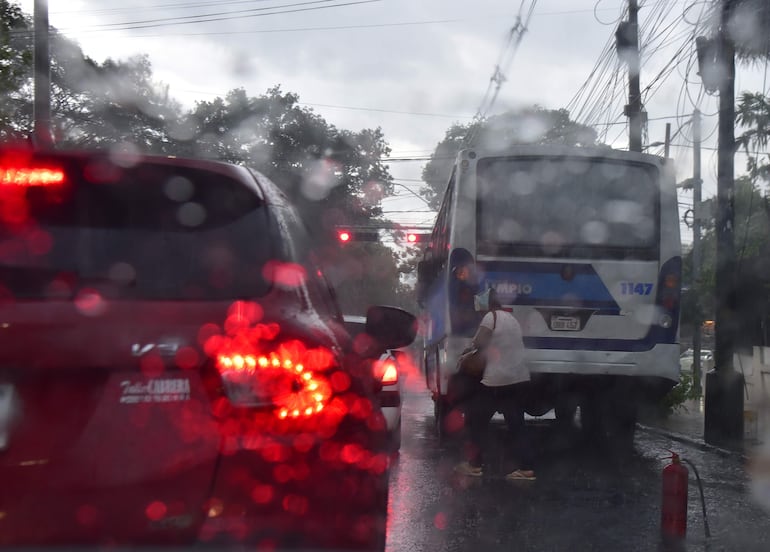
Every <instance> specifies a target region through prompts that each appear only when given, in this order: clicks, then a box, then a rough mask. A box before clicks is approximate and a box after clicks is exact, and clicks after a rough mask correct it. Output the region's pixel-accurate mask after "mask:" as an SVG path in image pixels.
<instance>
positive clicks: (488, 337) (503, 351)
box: [455, 288, 535, 481]
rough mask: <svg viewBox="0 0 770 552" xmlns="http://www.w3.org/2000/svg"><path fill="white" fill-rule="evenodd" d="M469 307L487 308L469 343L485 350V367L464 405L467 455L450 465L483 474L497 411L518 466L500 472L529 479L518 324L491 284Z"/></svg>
mask: <svg viewBox="0 0 770 552" xmlns="http://www.w3.org/2000/svg"><path fill="white" fill-rule="evenodd" d="M474 306H475V308H476V310H477V311H486V314H485V315H484V318H482V320H481V323H480V324H479V328H478V330H477V331H476V335H475V336H474V337H473V342H472V347H478V348H481V349H483V350H484V352H485V354H486V368H485V369H484V375H483V376H482V378H481V385H479V387H478V390H477V391H476V392H475V394H474V395H473V396H472V397H471V398H470V399H469V402H468V405H467V408H466V413H465V423H466V426H467V428H468V433H469V437H470V442H469V444H468V447H466V448H467V453H468V458H467V460H466V461H465V462H462V463H460V464H458V465H457V466H456V467H455V470H456V471H458V472H460V473H463V474H465V475H471V476H476V477H480V476H482V475H483V458H482V449H483V447H484V441H485V439H486V434H487V430H488V427H489V422H490V420H491V419H492V416H494V414H495V412H500V413H501V414H502V415H503V417H504V418H505V422H506V424H507V425H508V430H509V431H510V433H511V436H512V438H513V449H514V450H513V454H514V458H515V460H516V462H517V463H518V468H517V469H515V470H513V471H512V472H510V473H508V474H507V475H506V476H505V477H506V479H509V480H524V481H532V480H534V479H535V472H534V471H532V450H531V446H530V444H529V442H528V440H527V436H526V431H525V427H524V401H525V399H526V394H527V388H528V384H529V379H530V378H529V370H528V369H527V365H526V363H525V349H524V341H523V339H522V332H521V326H520V325H519V322H518V321H517V320H516V318H515V317H514V316H513V315H512V314H511V313H509V312H508V311H505V310H503V309H502V305H501V304H500V301H499V300H498V298H497V294H496V293H495V291H494V289H492V288H490V289H487V290H485V291H483V292H481V293H479V294H477V295H476V296H475V297H474Z"/></svg>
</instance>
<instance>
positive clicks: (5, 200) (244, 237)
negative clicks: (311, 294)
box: [0, 156, 272, 300]
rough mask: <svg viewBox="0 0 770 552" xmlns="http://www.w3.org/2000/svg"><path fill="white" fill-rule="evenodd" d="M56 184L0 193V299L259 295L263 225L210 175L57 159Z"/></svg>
mask: <svg viewBox="0 0 770 552" xmlns="http://www.w3.org/2000/svg"><path fill="white" fill-rule="evenodd" d="M57 162H59V163H60V164H61V165H62V166H63V167H64V168H65V173H66V178H65V181H64V182H63V184H62V185H61V186H57V187H54V186H33V187H21V186H15V187H4V188H2V189H0V217H1V218H0V293H1V294H2V295H3V296H5V298H6V299H10V298H15V299H67V298H71V297H73V296H74V295H75V294H76V293H77V292H78V290H79V289H84V288H88V289H96V290H98V291H100V292H101V293H102V294H103V295H104V296H106V297H109V298H116V299H120V298H126V299H130V298H138V299H155V300H188V299H196V300H221V299H230V298H235V297H255V296H260V295H263V294H264V293H266V291H267V289H268V285H267V283H266V282H265V281H264V280H263V278H262V267H263V265H264V264H265V262H267V261H268V260H269V259H270V256H271V250H272V248H271V245H270V240H269V239H268V227H267V226H268V222H267V220H268V219H267V216H266V214H265V209H264V208H263V207H262V202H261V200H260V198H259V197H258V196H257V194H256V192H255V191H253V190H250V189H248V188H247V187H246V186H244V184H243V183H241V182H238V181H237V180H235V179H233V178H231V177H229V176H226V175H223V174H219V173H217V172H214V171H208V170H202V169H199V168H191V167H184V166H174V165H169V164H165V163H158V164H155V163H141V164H139V165H136V166H133V167H131V168H121V167H117V166H115V165H111V164H109V162H108V161H106V159H103V158H93V159H92V158H88V159H79V158H78V159H72V158H68V157H66V156H63V157H61V158H59V159H57Z"/></svg>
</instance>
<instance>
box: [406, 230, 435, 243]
mask: <svg viewBox="0 0 770 552" xmlns="http://www.w3.org/2000/svg"><path fill="white" fill-rule="evenodd" d="M428 237H429V234H425V233H422V232H407V233H406V242H407V243H423V242H425V241H427V239H428Z"/></svg>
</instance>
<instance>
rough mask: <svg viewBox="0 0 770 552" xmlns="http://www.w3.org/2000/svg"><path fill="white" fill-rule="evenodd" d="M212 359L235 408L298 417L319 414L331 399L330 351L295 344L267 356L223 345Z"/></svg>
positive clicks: (281, 345) (332, 365)
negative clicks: (239, 407)
mask: <svg viewBox="0 0 770 552" xmlns="http://www.w3.org/2000/svg"><path fill="white" fill-rule="evenodd" d="M215 358H216V367H217V370H218V371H219V373H220V375H221V377H222V381H223V383H224V387H225V391H226V393H227V396H228V398H229V399H230V402H232V403H233V404H234V405H236V406H243V407H270V408H272V409H273V412H274V413H275V416H276V417H278V418H279V419H298V418H308V417H312V416H314V415H316V414H318V413H319V412H321V411H322V410H323V409H324V408H325V407H326V406H327V405H328V404H329V402H330V401H331V399H332V394H333V385H332V380H331V379H330V377H329V371H330V370H331V369H332V368H333V367H334V366H335V365H336V362H335V357H334V355H333V353H332V352H331V351H329V350H328V349H324V348H320V347H319V348H313V349H310V348H307V347H306V346H305V345H304V343H302V342H301V341H297V340H295V341H289V342H285V343H282V344H280V345H278V346H277V347H276V348H275V349H273V350H271V351H267V352H254V351H248V350H243V351H242V350H238V349H237V348H233V347H227V350H221V351H219V352H218V353H217V354H216V356H215Z"/></svg>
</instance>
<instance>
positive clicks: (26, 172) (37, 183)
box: [0, 158, 66, 188]
mask: <svg viewBox="0 0 770 552" xmlns="http://www.w3.org/2000/svg"><path fill="white" fill-rule="evenodd" d="M65 179H66V176H65V173H64V170H63V169H61V168H60V167H56V166H52V165H51V166H46V165H40V166H36V165H35V164H34V163H31V164H28V163H25V162H24V160H23V159H19V160H18V162H16V161H14V160H13V158H11V159H7V160H4V161H3V162H2V163H0V186H2V187H4V188H9V187H17V186H18V187H22V188H32V187H45V186H61V185H62V184H64V182H65Z"/></svg>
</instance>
